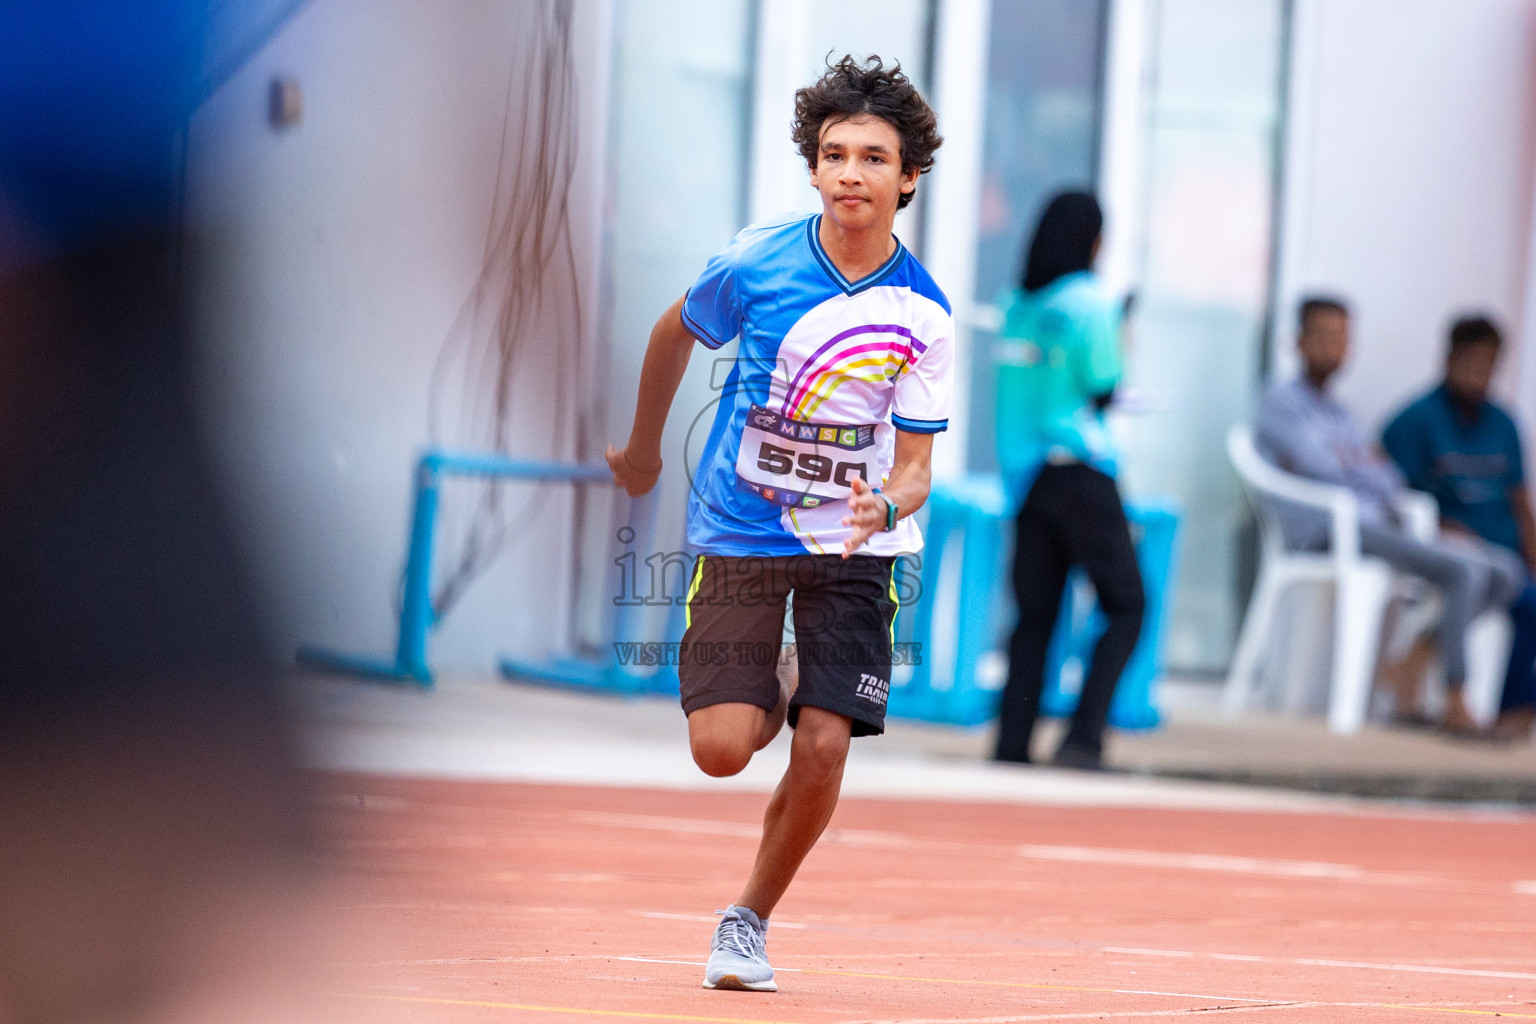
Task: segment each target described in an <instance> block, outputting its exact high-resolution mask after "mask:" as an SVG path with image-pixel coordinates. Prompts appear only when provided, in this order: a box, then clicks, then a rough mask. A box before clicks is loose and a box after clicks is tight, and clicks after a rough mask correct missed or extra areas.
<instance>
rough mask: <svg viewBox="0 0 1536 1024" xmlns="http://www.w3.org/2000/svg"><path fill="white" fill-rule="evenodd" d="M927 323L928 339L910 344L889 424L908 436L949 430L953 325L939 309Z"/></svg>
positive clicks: (948, 316) (953, 322)
mask: <svg viewBox="0 0 1536 1024" xmlns="http://www.w3.org/2000/svg"><path fill="white" fill-rule="evenodd" d="M935 310H936V311H937V312H939V313H940V316H939V317H936V318H934V320H932V321H929V322H928V324H927V327H928V330H929V331H931V332H932V335H931V337H930V338H928V339H923V338H920V337H919V338H916V339H914V340H913V345H912V350H913V352H912V354H913V359H912V361H911V363H910V364H909V365H908V367H907V369H906V371H905V372H904V373H902V375H901V376H900V377H898V378H897V379H896V394H895V397H894V398H893V400H892V401H891V423H892V425H893V426H895V427H896V429H897V430H905V431H907V432H908V433H910V434H937V433H938V432H939V431H941V430H947V429H948V428H949V403H950V398H951V395H952V393H953V391H954V379H953V370H954V349H955V321H954V319H953V318H952V317H951V316H950V315H949V314H948V313H944V312H942V311H941V310H938V307H935Z"/></svg>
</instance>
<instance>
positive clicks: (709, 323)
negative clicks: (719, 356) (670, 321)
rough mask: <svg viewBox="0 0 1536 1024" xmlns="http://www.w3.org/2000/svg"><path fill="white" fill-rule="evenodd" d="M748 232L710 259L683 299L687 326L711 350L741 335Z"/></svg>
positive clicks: (683, 310) (689, 331)
mask: <svg viewBox="0 0 1536 1024" xmlns="http://www.w3.org/2000/svg"><path fill="white" fill-rule="evenodd" d="M745 234H746V232H745V231H743V232H742V233H741V234H739V235H737V236H736V237H735V238H734V239H732V240H731V244H729V245H727V246H726V247H725V248H724V249H721V250H720V251H719V252H717V253H715V255H714V256H712V257H710V260H709V263H707V264H706V265H705V267H704V272H703V273H702V274H700V275H699V279H698V280H697V281H695V282H693V287H691V288H689V289H688V294H687V296H685V297H684V299H683V308H682V315H683V326H684V327H686V328H688V333H689V334H692V335H693V336H694V337H695V338H698V339H699V341H701V342H703V343H704V345H705V346H706V347H708V348H719V347H720V346H721V345H724V344H725V343H726V342H728V341H730V340H731V339H732V338H734V337H736V335H738V334H740V333H741V247H742V245H743V242H744V236H745Z"/></svg>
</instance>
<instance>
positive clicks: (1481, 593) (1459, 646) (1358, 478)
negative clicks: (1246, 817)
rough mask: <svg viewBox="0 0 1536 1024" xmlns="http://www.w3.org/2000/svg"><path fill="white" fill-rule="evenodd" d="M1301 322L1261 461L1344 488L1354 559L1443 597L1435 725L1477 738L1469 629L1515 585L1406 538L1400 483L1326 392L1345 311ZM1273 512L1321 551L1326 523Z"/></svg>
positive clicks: (1310, 512) (1294, 540)
mask: <svg viewBox="0 0 1536 1024" xmlns="http://www.w3.org/2000/svg"><path fill="white" fill-rule="evenodd" d="M1298 320H1299V324H1300V331H1299V334H1298V338H1297V348H1298V350H1299V351H1300V353H1301V359H1302V373H1301V376H1300V377H1298V378H1297V379H1295V380H1292V381H1287V382H1284V383H1277V384H1273V385H1271V386H1270V388H1269V389H1268V390H1267V391H1266V392H1265V394H1264V397H1263V399H1262V401H1261V402H1260V405H1259V415H1258V423H1257V427H1256V430H1255V433H1256V441H1257V443H1258V447H1259V451H1260V452H1261V453H1262V454H1263V455H1264V457H1265V458H1266V459H1268V460H1269V461H1270V462H1272V463H1274V464H1275V465H1276V466H1279V467H1280V468H1281V469H1284V470H1286V471H1287V472H1290V473H1295V474H1296V475H1298V476H1303V477H1307V478H1308V479H1312V480H1318V481H1321V482H1323V483H1328V484H1336V485H1341V486H1344V487H1348V488H1349V489H1350V490H1351V491H1353V492H1354V493H1355V496H1356V498H1357V499H1358V501H1359V508H1360V550H1361V551H1362V552H1363V553H1364V554H1367V555H1372V556H1375V557H1377V558H1381V559H1383V560H1385V561H1386V562H1387V563H1389V564H1390V565H1391V566H1392V567H1393V568H1395V569H1397V570H1399V571H1401V572H1405V573H1408V574H1411V575H1414V576H1418V577H1420V578H1422V579H1424V580H1427V581H1428V582H1429V583H1431V584H1432V585H1434V586H1435V587H1437V588H1438V589H1439V590H1440V592H1441V594H1442V596H1443V598H1444V602H1445V608H1444V611H1443V613H1442V615H1441V619H1440V626H1439V633H1438V646H1439V648H1440V656H1441V659H1442V660H1443V661H1444V664H1445V673H1446V684H1447V690H1448V699H1447V708H1446V713H1445V718H1444V719H1443V720H1442V722H1441V725H1442V727H1443V728H1444V729H1446V730H1447V731H1448V732H1453V733H1457V734H1462V735H1476V734H1479V730H1478V728H1477V726H1476V723H1475V722H1474V721H1473V719H1472V717H1471V715H1470V714H1468V712H1467V708H1466V704H1465V703H1464V702H1463V700H1462V695H1461V689H1462V684H1463V683H1464V682H1465V680H1466V674H1467V669H1466V665H1467V661H1466V634H1467V627H1468V625H1470V623H1471V622H1472V620H1473V619H1474V618H1476V617H1477V615H1478V614H1479V613H1481V612H1482V611H1484V610H1485V609H1487V608H1491V607H1494V606H1496V605H1497V606H1503V605H1507V604H1508V603H1509V601H1510V600H1511V599H1513V598H1514V597H1515V596H1516V595H1517V594H1518V593H1519V591H1520V585H1521V583H1522V580H1521V579H1520V577H1519V574H1518V573H1517V572H1511V571H1510V570H1509V568H1508V567H1507V566H1503V565H1501V564H1500V563H1498V562H1497V561H1495V560H1492V559H1489V558H1487V557H1486V556H1485V554H1484V553H1483V552H1481V551H1480V550H1479V549H1478V548H1476V547H1475V546H1472V545H1468V544H1466V543H1458V542H1456V541H1455V540H1450V539H1440V540H1435V541H1431V542H1428V543H1425V542H1423V541H1419V540H1415V539H1414V538H1413V537H1411V536H1409V535H1408V534H1407V533H1406V532H1405V531H1404V530H1403V528H1402V526H1401V524H1400V522H1399V521H1398V518H1397V513H1396V511H1395V509H1394V502H1395V500H1396V499H1397V497H1398V496H1399V495H1401V494H1402V492H1403V490H1404V482H1403V477H1402V475H1401V474H1400V473H1399V472H1398V470H1397V468H1396V467H1395V466H1393V465H1392V463H1390V462H1388V461H1387V460H1386V459H1385V458H1382V457H1380V456H1378V455H1377V454H1376V453H1375V452H1373V451H1372V450H1371V449H1370V448H1369V447H1368V446H1367V443H1366V440H1365V435H1364V434H1363V433H1362V432H1361V430H1360V428H1359V426H1358V425H1357V424H1356V423H1355V420H1354V417H1353V416H1351V415H1350V413H1349V411H1348V410H1347V409H1345V408H1344V406H1343V405H1341V404H1340V403H1339V402H1338V401H1336V400H1335V399H1334V398H1332V397H1331V396H1330V395H1329V394H1328V391H1327V388H1328V382H1329V380H1330V379H1332V377H1333V376H1334V375H1335V374H1336V373H1337V372H1338V370H1339V368H1340V367H1341V366H1343V365H1344V360H1345V358H1346V356H1347V355H1348V354H1349V310H1348V309H1347V308H1346V307H1345V305H1344V304H1343V303H1342V302H1340V301H1338V300H1336V299H1330V298H1309V299H1307V300H1305V301H1303V302H1302V304H1301V310H1300V315H1299V317H1298ZM1277 512H1278V513H1279V516H1280V520H1281V523H1282V527H1283V529H1284V530H1285V534H1286V542H1287V543H1288V544H1289V545H1291V546H1292V547H1296V548H1302V549H1320V548H1325V547H1327V546H1328V518H1327V513H1325V512H1323V511H1322V510H1320V509H1313V508H1307V507H1303V506H1300V505H1291V504H1286V503H1281V504H1279V505H1278V506H1277ZM1398 697H1399V707H1398V713H1399V716H1400V717H1407V716H1410V715H1412V714H1413V713H1414V712H1413V707H1412V703H1411V695H1410V694H1408V693H1407V692H1406V691H1405V692H1400V693H1399V694H1398Z"/></svg>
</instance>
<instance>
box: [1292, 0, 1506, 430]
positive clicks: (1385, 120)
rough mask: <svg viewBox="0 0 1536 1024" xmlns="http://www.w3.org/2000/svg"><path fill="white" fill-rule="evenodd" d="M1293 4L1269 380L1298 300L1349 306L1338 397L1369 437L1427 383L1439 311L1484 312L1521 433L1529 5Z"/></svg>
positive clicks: (1433, 372) (1385, 0)
mask: <svg viewBox="0 0 1536 1024" xmlns="http://www.w3.org/2000/svg"><path fill="white" fill-rule="evenodd" d="M1295 12H1296V13H1295V24H1294V32H1295V35H1294V49H1293V65H1292V83H1291V94H1290V110H1289V118H1288V125H1287V130H1288V140H1287V142H1288V146H1287V149H1288V156H1287V160H1286V163H1285V168H1284V179H1283V189H1284V214H1283V218H1282V230H1281V249H1280V261H1279V267H1278V271H1279V274H1278V289H1277V297H1278V300H1279V308H1278V309H1277V311H1276V319H1277V323H1276V328H1277V329H1276V332H1275V347H1274V350H1273V356H1274V358H1275V363H1274V366H1275V368H1276V370H1277V372H1280V373H1291V372H1294V367H1295V358H1294V338H1295V319H1294V305H1295V300H1296V298H1297V297H1298V296H1299V295H1301V294H1303V293H1305V292H1308V291H1312V290H1325V291H1329V292H1336V293H1338V294H1340V295H1342V296H1344V297H1345V298H1346V299H1348V300H1349V301H1350V303H1351V305H1352V307H1353V309H1354V313H1355V317H1354V332H1355V351H1354V355H1353V357H1352V360H1351V363H1350V365H1349V366H1348V367H1347V369H1346V370H1345V372H1344V374H1343V375H1342V376H1341V378H1340V381H1339V394H1340V396H1341V397H1342V398H1343V400H1344V401H1345V402H1346V403H1347V404H1348V405H1349V406H1350V407H1351V408H1352V409H1353V410H1354V411H1355V412H1356V413H1357V414H1358V415H1359V416H1360V417H1361V419H1362V421H1363V422H1364V423H1365V424H1366V426H1367V428H1368V429H1371V430H1373V431H1374V430H1376V429H1379V427H1380V426H1381V424H1382V422H1383V420H1384V418H1385V417H1387V416H1388V415H1390V414H1391V413H1392V412H1393V411H1394V410H1395V409H1396V408H1398V407H1399V406H1400V405H1402V404H1403V403H1404V402H1405V401H1406V400H1407V399H1409V398H1410V397H1411V396H1413V395H1414V394H1416V393H1417V392H1418V391H1420V390H1421V389H1423V388H1425V387H1427V386H1428V385H1430V384H1432V383H1433V382H1434V381H1436V380H1437V379H1438V374H1439V371H1440V369H1441V366H1442V360H1443V353H1444V344H1445V342H1444V339H1445V332H1446V328H1447V326H1448V324H1449V321H1450V319H1451V318H1452V317H1454V316H1455V315H1456V314H1458V313H1460V312H1463V311H1466V310H1474V309H1476V310H1487V311H1490V312H1491V313H1492V314H1493V315H1494V316H1495V317H1497V318H1498V319H1499V320H1500V321H1501V322H1502V323H1503V324H1504V325H1505V326H1506V329H1507V334H1509V335H1510V337H1509V338H1508V341H1509V342H1511V343H1512V344H1510V345H1509V348H1510V350H1511V351H1510V352H1509V353H1508V356H1509V358H1506V360H1505V365H1504V367H1503V370H1502V372H1501V374H1500V377H1499V379H1498V381H1497V382H1496V384H1495V387H1496V388H1497V389H1498V391H1499V392H1500V394H1501V395H1502V396H1503V397H1504V398H1506V399H1507V400H1516V399H1518V401H1517V404H1518V405H1519V406H1520V407H1521V411H1522V412H1523V414H1524V420H1525V424H1526V429H1527V431H1529V430H1530V429H1532V428H1533V427H1536V389H1533V388H1531V387H1530V386H1527V387H1526V388H1524V389H1519V388H1517V386H1516V381H1518V380H1519V379H1520V377H1521V375H1522V371H1523V373H1524V375H1525V378H1526V380H1528V381H1536V375H1533V372H1532V370H1531V369H1530V367H1531V365H1532V364H1533V363H1536V339H1533V338H1531V337H1529V336H1528V332H1527V336H1526V337H1524V338H1522V337H1521V336H1520V335H1521V334H1522V326H1523V323H1524V321H1525V319H1526V318H1525V301H1526V298H1525V281H1526V273H1527V257H1528V249H1529V244H1530V240H1531V212H1530V205H1531V189H1532V182H1533V170H1536V168H1533V160H1532V154H1533V145H1536V104H1533V95H1532V91H1533V88H1536V59H1533V58H1536V4H1532V3H1530V2H1529V0H1464V2H1447V0H1297V2H1296V6H1295ZM1522 363H1523V364H1524V366H1523V367H1522V365H1521V364H1522ZM1517 392H1522V393H1520V394H1518V395H1517Z"/></svg>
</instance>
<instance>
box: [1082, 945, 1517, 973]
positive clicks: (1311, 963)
mask: <svg viewBox="0 0 1536 1024" xmlns="http://www.w3.org/2000/svg"><path fill="white" fill-rule="evenodd" d="M1100 952H1103V953H1121V954H1128V955H1131V956H1164V957H1204V958H1206V959H1210V960H1248V961H1252V962H1254V963H1264V964H1295V965H1297V966H1299V967H1347V968H1351V969H1357V970H1366V971H1403V972H1406V973H1409V974H1450V975H1455V976H1456V977H1460V978H1508V979H1511V980H1513V981H1536V974H1528V973H1525V972H1523V971H1490V970H1483V969H1481V968H1476V967H1437V966H1434V965H1432V964H1384V963H1372V962H1369V961H1365V960H1317V959H1312V958H1309V957H1282V956H1251V955H1248V954H1238V953H1201V952H1195V951H1192V950H1187V949H1141V948H1138V947H1135V946H1102V947H1100Z"/></svg>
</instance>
